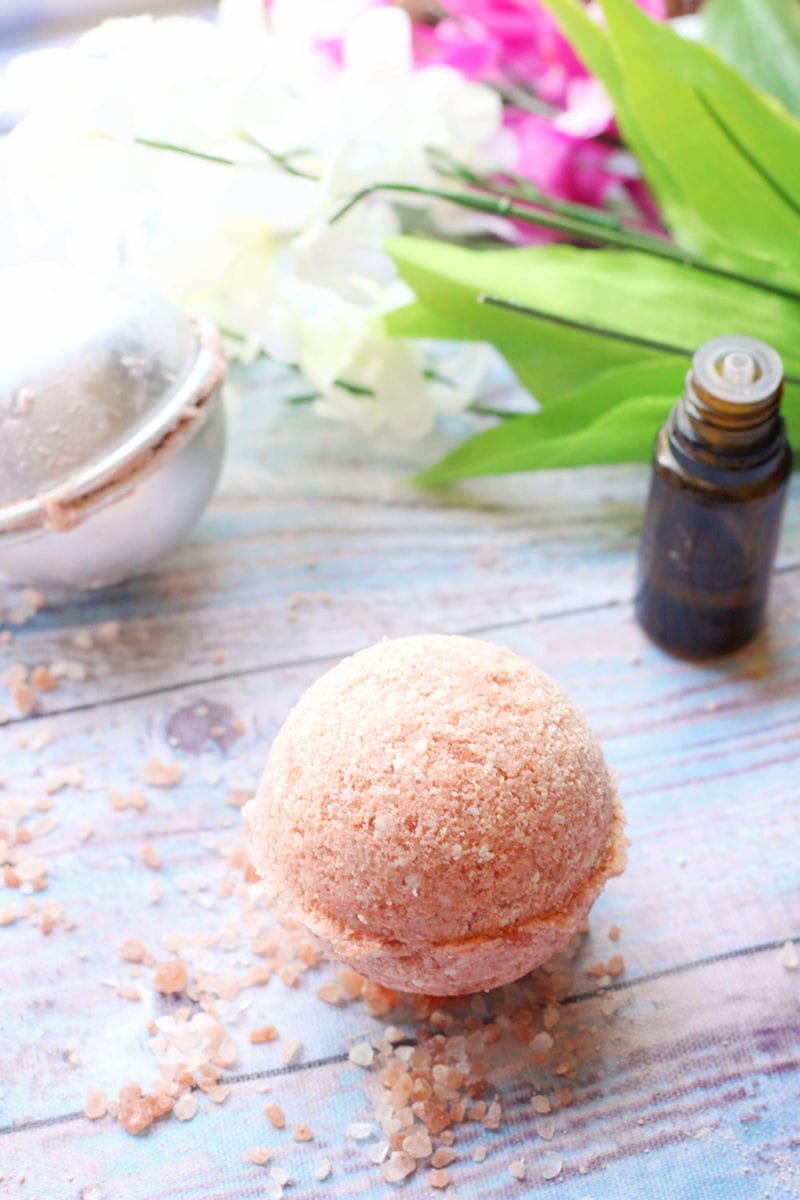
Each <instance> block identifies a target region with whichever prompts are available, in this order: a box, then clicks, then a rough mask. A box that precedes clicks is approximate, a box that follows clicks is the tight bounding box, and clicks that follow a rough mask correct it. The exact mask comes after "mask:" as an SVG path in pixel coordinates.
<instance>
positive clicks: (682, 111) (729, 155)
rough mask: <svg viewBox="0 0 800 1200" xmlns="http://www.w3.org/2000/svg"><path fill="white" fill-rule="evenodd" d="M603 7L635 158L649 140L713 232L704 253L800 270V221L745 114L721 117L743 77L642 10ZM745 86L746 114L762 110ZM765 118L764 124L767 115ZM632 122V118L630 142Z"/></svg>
mask: <svg viewBox="0 0 800 1200" xmlns="http://www.w3.org/2000/svg"><path fill="white" fill-rule="evenodd" d="M601 3H602V7H603V11H604V13H605V15H606V19H607V21H608V28H609V37H610V39H611V43H612V46H613V48H614V53H615V56H616V61H617V67H618V70H619V73H620V75H621V76H622V80H623V84H624V88H625V93H626V96H627V100H628V105H629V108H630V110H631V111H632V112H633V113H634V116H635V122H636V128H635V137H636V144H634V145H633V149H634V150H637V149H638V143H639V142H641V139H642V137H643V138H644V139H646V141H647V143H648V147H649V150H650V151H651V152H653V151H654V152H655V153H657V154H658V156H659V158H660V159H661V160H662V161H663V162H664V163H665V164H667V166H668V169H669V171H670V173H671V175H672V176H673V177H674V179H675V180H676V181H677V183H678V185H679V186H680V188H681V190H682V192H683V194H684V195H685V197H686V199H687V201H688V202H689V203H690V204H691V206H692V209H693V211H694V213H695V214H696V215H697V216H698V217H700V218H701V219H702V220H703V221H704V222H705V223H706V225H707V226H708V229H709V241H708V243H707V245H706V246H705V247H704V249H706V251H712V252H714V254H715V256H716V257H718V258H720V257H724V258H726V259H727V260H728V261H731V260H733V261H741V257H742V256H743V255H745V256H747V257H748V258H751V257H752V258H758V257H763V258H765V259H767V260H770V261H772V262H775V263H776V264H783V263H786V262H791V263H794V264H796V265H797V266H799V267H800V212H799V211H798V209H797V208H795V207H794V205H793V204H792V202H791V200H790V198H789V197H787V195H786V192H785V190H784V189H782V188H780V187H778V186H776V183H775V180H774V179H773V178H772V175H771V174H769V173H766V172H765V171H764V170H763V168H762V165H761V159H760V155H759V150H758V146H757V144H756V140H755V139H753V138H752V136H751V134H750V131H749V130H748V128H747V127H746V126H745V125H744V124H743V122H742V119H741V116H742V114H738V115H737V114H736V113H735V112H733V113H731V112H730V110H729V109H728V107H727V106H726V105H727V101H726V103H725V104H723V108H724V109H725V111H726V112H728V114H729V117H730V120H729V121H725V120H720V119H719V114H717V113H716V112H715V111H713V103H711V101H713V102H716V100H717V98H718V97H719V95H720V89H721V87H722V85H723V84H724V85H725V86H726V87H728V88H729V89H730V88H733V86H734V84H733V82H732V78H733V74H734V73H733V72H731V71H730V68H728V67H727V66H726V65H725V64H723V63H722V62H721V60H719V59H718V58H717V57H716V56H715V55H713V54H712V53H711V52H710V51H709V50H707V49H706V48H705V47H702V46H698V45H695V44H693V43H691V42H688V41H686V40H685V39H683V38H681V37H679V36H678V35H677V34H676V33H675V32H674V30H672V29H670V28H669V27H668V26H666V25H659V24H657V23H656V22H654V21H652V20H651V19H650V18H649V17H648V16H647V15H646V14H645V13H644V12H643V11H642V10H641V9H640V8H638V6H637V5H636V4H634V3H633V0H601ZM700 69H702V70H703V71H705V72H706V76H705V83H704V85H703V86H702V88H698V86H697V83H696V82H695V81H696V79H697V72H698V70H700ZM739 84H740V86H739V88H738V91H739V94H740V96H741V97H743V98H745V108H744V112H745V114H746V113H747V111H748V106H750V107H752V106H753V105H756V107H757V108H758V103H757V102H758V96H757V93H756V92H755V91H754V89H752V88H751V87H750V85H749V84H747V83H745V81H743V80H740V81H739ZM762 107H763V106H762ZM758 115H759V116H761V117H764V114H763V111H759V112H758ZM772 115H774V114H772ZM764 119H766V118H764ZM624 120H625V114H624V113H623V114H622V123H623V132H625V130H624ZM729 125H730V126H732V129H733V132H730V131H729ZM794 141H795V145H796V148H797V146H800V141H798V140H797V139H794Z"/></svg>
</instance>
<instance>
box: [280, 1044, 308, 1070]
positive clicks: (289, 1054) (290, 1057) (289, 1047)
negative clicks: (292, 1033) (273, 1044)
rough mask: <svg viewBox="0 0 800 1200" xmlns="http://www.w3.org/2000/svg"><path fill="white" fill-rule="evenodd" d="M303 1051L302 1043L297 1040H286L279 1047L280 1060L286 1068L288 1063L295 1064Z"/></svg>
mask: <svg viewBox="0 0 800 1200" xmlns="http://www.w3.org/2000/svg"><path fill="white" fill-rule="evenodd" d="M302 1050H303V1043H302V1042H301V1041H300V1039H299V1038H288V1039H287V1040H286V1041H285V1042H284V1043H283V1044H282V1046H281V1058H282V1060H283V1061H284V1062H285V1063H286V1065H287V1066H288V1065H289V1063H292V1062H297V1060H298V1058H299V1057H300V1054H301V1053H302Z"/></svg>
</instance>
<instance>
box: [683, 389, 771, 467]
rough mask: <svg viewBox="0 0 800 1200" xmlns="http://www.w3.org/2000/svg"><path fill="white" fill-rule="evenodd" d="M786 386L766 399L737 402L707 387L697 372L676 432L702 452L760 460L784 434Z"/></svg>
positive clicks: (685, 397)
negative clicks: (784, 393)
mask: <svg viewBox="0 0 800 1200" xmlns="http://www.w3.org/2000/svg"><path fill="white" fill-rule="evenodd" d="M782 390H783V384H782V383H781V384H779V385H778V387H777V388H776V390H775V392H774V393H772V394H771V395H770V396H769V397H767V398H765V399H759V400H754V401H752V402H743V401H735V402H731V401H729V400H727V399H724V398H721V397H719V396H718V395H715V394H714V393H713V392H711V391H710V390H708V389H707V388H705V387H703V385H702V384H701V383H700V382H699V380H698V379H697V377H696V375H695V374H694V372H693V371H690V372H689V373H688V375H687V377H686V387H685V389H684V393H683V396H682V397H681V399H680V400H679V402H678V405H677V407H676V411H675V428H676V432H677V433H678V434H679V436H680V437H681V439H682V440H684V441H686V442H688V443H690V444H691V445H692V446H694V447H695V448H696V449H697V450H698V451H700V452H704V453H709V454H719V455H723V456H725V457H726V458H727V457H729V456H731V457H737V458H750V457H751V456H753V455H754V456H756V457H760V456H761V454H762V453H763V452H764V451H765V450H767V449H768V447H769V446H770V444H771V443H773V442H774V441H775V439H776V438H777V437H778V436H780V434H781V432H782V425H783V423H782V421H781V416H780V405H781V393H782Z"/></svg>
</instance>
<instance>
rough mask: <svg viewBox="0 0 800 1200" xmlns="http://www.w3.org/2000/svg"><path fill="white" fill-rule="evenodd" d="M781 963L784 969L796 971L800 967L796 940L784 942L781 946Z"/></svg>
mask: <svg viewBox="0 0 800 1200" xmlns="http://www.w3.org/2000/svg"><path fill="white" fill-rule="evenodd" d="M780 963H781V966H782V967H783V969H784V971H796V970H797V969H798V968H799V967H800V955H798V953H797V946H795V944H794V942H784V943H783V946H782V947H781V954H780Z"/></svg>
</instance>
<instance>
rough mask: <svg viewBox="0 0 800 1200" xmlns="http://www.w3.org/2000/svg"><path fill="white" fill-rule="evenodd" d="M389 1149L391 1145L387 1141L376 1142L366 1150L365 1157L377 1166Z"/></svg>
mask: <svg viewBox="0 0 800 1200" xmlns="http://www.w3.org/2000/svg"><path fill="white" fill-rule="evenodd" d="M390 1149H391V1147H390V1145H389V1143H388V1142H376V1143H375V1145H374V1146H370V1148H369V1150H368V1151H367V1158H368V1159H369V1161H370V1162H371V1163H375V1165H376V1166H377V1167H379V1166H380V1165H381V1163H382V1162H383V1161H384V1159H385V1158H386V1155H387V1154H388V1153H389V1150H390Z"/></svg>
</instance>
